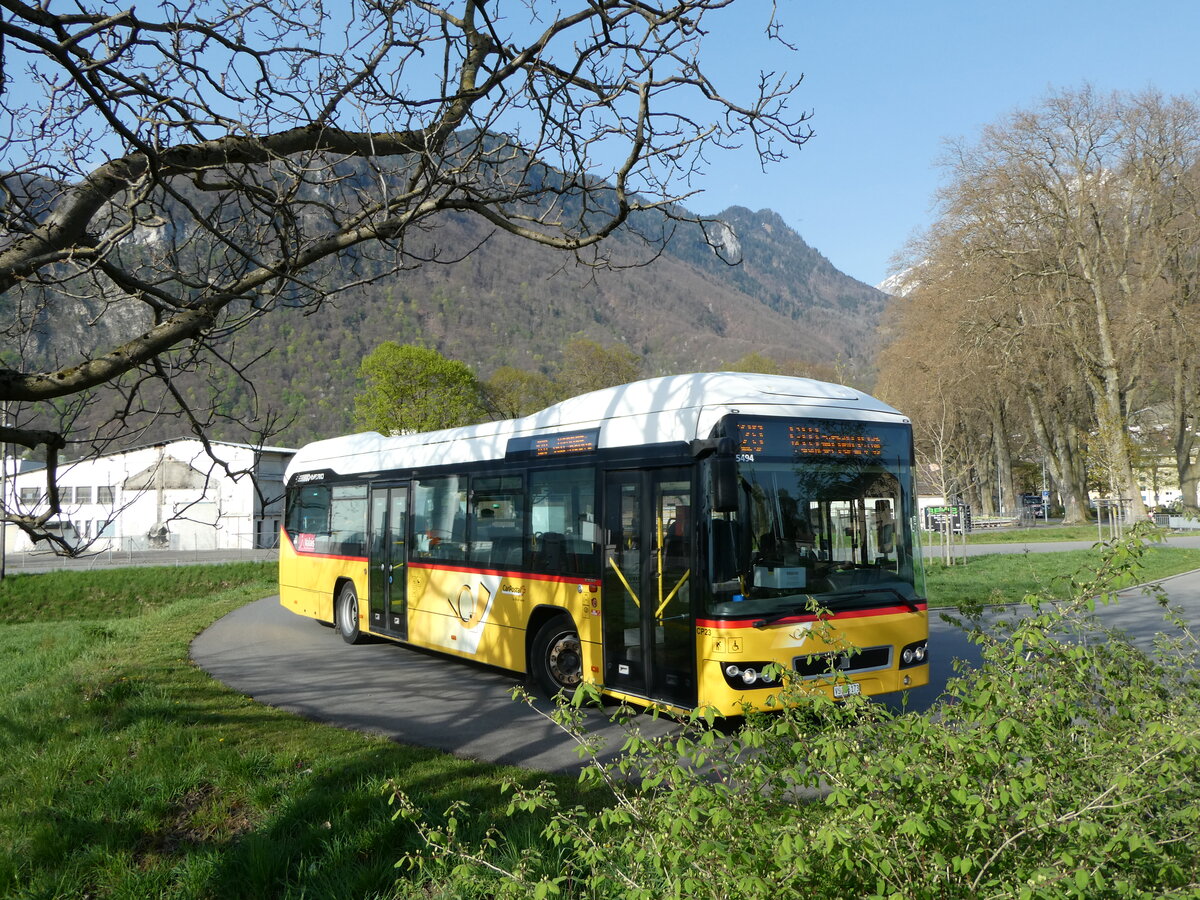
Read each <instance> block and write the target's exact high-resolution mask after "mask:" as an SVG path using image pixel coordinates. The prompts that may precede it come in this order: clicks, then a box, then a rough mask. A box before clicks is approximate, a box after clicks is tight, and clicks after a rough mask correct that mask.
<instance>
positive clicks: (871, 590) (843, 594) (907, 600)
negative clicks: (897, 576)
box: [827, 587, 921, 612]
mask: <svg viewBox="0 0 1200 900" xmlns="http://www.w3.org/2000/svg"><path fill="white" fill-rule="evenodd" d="M879 593H884V594H891V595H892V596H893V597H895V598H896V599H897V600H899V601H900V602H901V603H903V604H904V605H905V606H907V607H908V608H909V609H911V610H912V611H913V612H920V611H921V607H920V605H919V604H918V603H917V601H916V600H914V599H912V597H909V596H907V595H906V594H902V593H901V592H900V591H899V590H897V589H896V588H894V587H864V588H859V589H858V590H854V591H838V592H837V593H835V594H829V595H827V596H828V597H829V598H830V599H831V600H841V599H843V598H847V597H865V596H867V595H868V594H879Z"/></svg>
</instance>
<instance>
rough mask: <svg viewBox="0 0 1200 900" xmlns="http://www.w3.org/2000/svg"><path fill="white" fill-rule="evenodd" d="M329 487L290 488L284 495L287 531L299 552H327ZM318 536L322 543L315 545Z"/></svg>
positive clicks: (306, 486)
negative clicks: (285, 499) (319, 545)
mask: <svg viewBox="0 0 1200 900" xmlns="http://www.w3.org/2000/svg"><path fill="white" fill-rule="evenodd" d="M329 507H330V490H329V488H328V487H327V486H325V485H304V486H303V487H293V488H292V489H291V490H290V491H288V496H287V520H286V525H287V532H288V536H289V537H290V538H291V541H292V544H293V545H294V546H295V547H296V549H297V550H301V551H308V552H313V551H317V550H320V551H327V550H328V547H327V546H324V544H327V543H328V540H329ZM318 536H320V538H321V541H322V546H321V547H318V546H317V538H318Z"/></svg>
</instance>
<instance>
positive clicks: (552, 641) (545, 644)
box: [530, 616, 583, 697]
mask: <svg viewBox="0 0 1200 900" xmlns="http://www.w3.org/2000/svg"><path fill="white" fill-rule="evenodd" d="M531 657H532V658H531V660H530V666H531V668H532V670H533V677H534V680H535V681H536V682H537V684H538V687H540V688H541V689H542V690H543V691H544V692H545V693H546V694H547V695H548V696H550V697H553V696H554V695H555V694H558V693H559V692H560V691H561V692H563V693H566V694H570V693H571V692H572V691H574V690H575V688H577V687H579V684H580V682H581V681H583V647H582V645H581V644H580V643H579V634H578V633H577V632H576V631H575V623H574V622H572V621H571V617H570V616H555V617H554V618H553V619H550V621H548V622H546V623H545V624H544V625H542V627H541V628H539V629H538V631H537V634H536V635H534V638H533V646H532V648H531Z"/></svg>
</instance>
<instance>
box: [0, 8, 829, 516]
mask: <svg viewBox="0 0 1200 900" xmlns="http://www.w3.org/2000/svg"><path fill="white" fill-rule="evenodd" d="M732 5H733V0H666V2H649V3H647V2H643V0H602V2H593V0H567V2H563V3H558V4H554V5H550V6H547V5H545V4H541V3H534V2H533V0H527V2H511V3H504V4H495V3H488V2H486V0H453V2H449V3H445V4H439V3H436V2H410V0H350V2H348V3H345V4H329V5H326V3H324V2H321V0H317V2H313V0H274V2H271V3H259V2H257V0H246V2H241V0H234V2H230V3H218V2H210V0H196V2H192V3H185V4H182V5H178V4H165V5H158V6H154V5H149V6H138V7H136V8H134V7H129V6H120V5H117V4H115V3H112V2H107V0H79V2H77V3H74V4H71V5H70V6H69V7H63V6H58V5H55V4H37V5H30V4H27V3H23V2H20V0H12V2H5V3H4V4H3V7H2V11H0V40H2V41H3V62H2V72H0V78H2V80H3V87H4V90H3V93H2V94H0V130H2V132H3V134H4V135H5V139H6V140H5V143H4V145H3V147H2V148H0V171H3V172H4V174H3V175H2V176H0V213H2V215H0V229H2V231H0V302H2V303H3V305H4V311H5V323H6V324H5V326H4V341H3V350H4V353H3V356H2V365H0V402H4V403H6V404H8V405H9V416H8V419H7V421H6V422H5V423H4V424H3V426H2V427H0V440H3V441H4V442H6V443H15V444H19V445H21V446H24V447H28V448H43V449H44V450H45V451H46V455H47V458H48V460H49V461H50V463H51V465H50V467H49V469H48V472H49V474H50V478H49V482H48V493H49V498H50V505H49V509H48V510H45V511H44V512H42V513H38V514H35V512H34V511H32V510H21V509H11V508H7V509H5V510H4V515H5V517H6V518H8V519H9V520H10V521H16V522H18V523H19V524H20V525H22V526H23V527H25V528H27V529H30V530H36V529H37V528H38V527H39V525H40V524H42V523H43V522H44V521H45V520H46V518H48V517H49V516H50V515H53V514H55V513H57V511H58V502H57V495H56V493H55V490H54V479H53V473H54V462H55V460H56V457H57V454H58V453H59V452H60V451H62V450H63V449H64V448H65V447H66V446H67V440H68V436H70V437H71V439H72V440H75V441H78V442H80V443H77V444H76V445H75V446H73V448H72V452H75V451H80V450H82V449H84V447H83V444H84V443H85V442H87V441H88V440H89V439H90V440H93V441H98V440H101V439H108V440H128V439H129V437H130V433H131V429H133V428H135V427H136V423H137V422H138V421H139V417H138V415H137V414H139V413H144V414H151V413H157V412H160V411H162V410H164V409H173V410H175V411H176V412H177V413H178V414H179V415H181V416H182V418H183V421H184V422H185V423H186V425H187V426H188V428H190V429H191V430H194V431H197V432H201V433H203V432H205V431H206V429H207V427H208V426H209V425H211V424H212V423H213V421H214V420H215V419H216V418H217V416H218V415H219V404H216V403H214V404H209V405H207V406H206V405H204V404H196V403H193V402H191V401H189V400H188V398H187V396H185V393H184V392H183V391H181V390H180V388H179V381H178V376H179V375H180V374H181V373H183V372H192V373H200V374H201V375H203V374H206V373H208V372H220V371H224V370H226V369H227V368H228V367H229V366H231V365H232V366H233V367H234V370H235V371H236V372H237V373H238V374H239V377H246V376H245V374H244V373H245V366H246V365H247V364H248V361H250V360H253V359H255V358H256V357H257V356H259V355H260V354H262V353H264V352H265V349H266V348H261V347H256V346H254V345H253V344H252V343H251V342H250V341H243V342H241V343H236V344H235V343H234V342H233V337H234V336H235V335H236V334H237V333H238V332H239V331H240V330H241V329H242V328H243V327H244V326H246V325H247V324H248V323H251V322H253V320H254V319H256V318H257V317H259V316H262V315H266V314H274V313H275V312H276V311H287V310H293V311H294V310H297V309H306V308H312V306H313V305H314V304H318V303H321V302H324V301H325V300H326V299H327V298H329V297H330V296H331V295H334V294H336V293H337V292H338V291H339V289H344V288H345V287H346V286H348V285H352V284H361V283H362V282H364V281H370V280H373V279H377V278H379V277H381V276H382V275H383V274H385V273H390V272H395V271H397V270H403V269H405V268H406V267H412V266H417V265H424V264H428V263H430V262H442V263H447V262H453V261H455V260H458V259H461V258H462V257H463V256H465V255H466V254H468V253H470V252H471V250H472V247H463V246H441V245H439V244H438V242H437V240H436V237H434V238H432V239H426V240H423V241H421V242H420V247H418V246H417V242H415V241H413V240H411V238H412V237H413V236H414V235H416V234H417V233H418V232H421V233H426V237H427V238H428V234H427V233H428V232H429V231H430V230H431V229H435V228H436V227H437V224H438V222H439V221H440V220H441V217H443V216H445V215H446V214H463V215H472V216H479V217H482V218H483V219H485V220H486V221H487V222H488V223H489V224H490V225H491V226H492V227H493V228H495V229H497V230H500V231H506V232H509V233H511V234H514V235H517V236H519V237H522V238H526V239H528V240H531V241H536V242H538V243H540V244H544V245H547V246H550V247H554V248H558V249H561V250H563V251H566V252H567V253H574V254H576V255H577V257H578V259H579V260H580V261H581V262H583V263H584V264H587V265H603V264H604V262H605V260H604V257H603V251H602V249H601V244H602V242H603V241H604V239H605V238H606V237H608V236H609V235H611V234H612V233H613V232H614V231H615V230H616V229H618V228H623V227H625V228H629V227H632V225H633V224H635V223H633V222H631V216H632V214H634V213H636V212H638V211H644V210H651V209H653V210H658V211H661V213H662V215H660V216H658V217H657V218H653V219H650V218H647V219H643V220H639V221H644V222H646V223H652V224H651V225H650V227H652V228H654V229H655V230H654V231H653V233H646V234H644V235H643V236H644V237H645V238H646V240H647V241H648V251H647V259H650V258H653V256H654V245H655V244H659V243H661V242H662V241H663V240H665V239H666V238H667V237H668V236H669V231H670V224H671V222H672V217H674V216H676V215H678V213H677V210H678V206H677V205H676V204H677V203H678V201H680V200H682V199H683V198H685V197H686V196H688V195H689V193H690V192H691V191H692V184H693V181H692V179H693V178H694V177H695V176H696V175H697V174H699V173H701V172H702V170H703V167H704V161H705V159H706V158H707V155H708V154H709V153H711V152H716V151H718V150H720V149H723V148H728V147H730V146H733V145H737V144H739V143H742V142H747V143H751V144H752V145H753V148H754V150H756V151H757V153H758V155H759V157H760V158H761V159H762V160H763V161H767V162H769V161H771V160H775V159H778V158H780V157H781V156H782V155H784V154H785V152H786V151H787V150H788V149H789V148H794V147H796V146H798V145H800V144H802V143H803V142H804V141H805V140H806V139H807V137H808V134H809V132H808V126H807V125H806V124H805V119H806V114H804V113H793V112H792V111H791V110H790V109H789V107H788V102H789V98H790V96H791V94H792V91H793V88H794V87H795V84H796V83H797V82H796V79H789V78H788V77H787V76H781V75H779V74H764V75H763V76H762V77H761V79H759V81H758V83H757V88H756V89H755V88H751V89H750V90H749V91H748V92H747V93H748V96H746V97H744V98H735V97H734V96H732V95H731V94H727V93H726V92H725V90H724V89H723V87H722V86H721V84H718V83H717V82H716V81H714V80H713V79H712V78H710V77H709V74H708V67H707V65H706V63H707V61H708V58H709V54H710V53H711V52H713V51H714V50H715V51H719V52H726V51H727V50H728V46H727V44H725V43H724V42H723V41H722V40H721V39H720V38H721V35H720V34H710V29H712V28H714V27H718V26H719V23H720V21H721V16H723V15H731V14H736V13H737V12H740V11H741V8H742V7H744V6H745V3H738V4H737V6H738V10H727V8H728V7H731V6H732ZM769 6H770V5H768V7H769ZM751 11H753V10H751ZM763 14H764V16H765V17H766V20H765V21H764V23H763V24H764V36H765V39H768V40H771V39H775V38H778V36H779V33H778V27H779V22H778V21H777V20H776V19H775V17H774V10H773V9H772V8H766V9H764V10H763ZM738 52H739V53H741V54H746V55H749V54H751V52H752V51H750V50H749V49H748V48H745V47H739V48H738ZM429 247H432V248H433V249H432V250H430V249H426V248H429ZM81 311H82V312H84V313H85V316H84V320H85V321H89V322H90V327H89V328H87V329H85V330H86V332H87V333H86V334H83V335H79V336H78V339H76V340H71V341H59V342H58V343H55V344H53V345H47V344H46V342H45V341H44V335H43V331H44V325H45V323H46V322H48V321H55V320H59V319H62V318H67V317H70V316H74V315H76V314H77V313H79V312H81ZM221 377H222V376H220V375H218V376H217V378H218V381H219V380H220V378H221ZM105 385H110V386H115V388H116V393H115V394H112V395H109V396H108V398H107V399H106V402H107V403H109V404H110V405H111V407H112V417H111V418H112V420H113V424H112V425H111V426H109V427H107V428H102V429H100V430H99V431H98V432H96V433H93V434H75V433H74V431H73V427H72V415H71V414H72V412H74V411H77V410H78V408H79V407H80V406H82V405H84V404H86V403H88V402H94V401H92V400H90V399H85V398H88V396H89V393H90V392H93V391H96V390H97V389H99V388H101V387H102V386H105ZM114 396H115V397H116V400H115V402H114V401H113V399H112V398H113V397H114ZM64 403H66V404H70V403H75V406H74V407H70V408H68V409H66V410H65V411H62V413H63V414H62V415H58V414H56V408H55V406H54V405H55V404H64ZM93 446H98V445H93Z"/></svg>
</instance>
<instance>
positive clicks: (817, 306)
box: [0, 207, 886, 445]
mask: <svg viewBox="0 0 1200 900" xmlns="http://www.w3.org/2000/svg"><path fill="white" fill-rule="evenodd" d="M716 218H718V219H720V220H722V222H723V224H722V225H720V226H717V227H713V226H711V225H710V226H709V231H708V234H709V241H710V242H711V243H713V244H716V245H717V246H718V247H719V248H720V250H721V252H720V254H718V253H717V252H714V249H713V247H712V246H710V243H709V242H706V240H705V238H704V233H703V232H702V231H701V229H700V227H699V226H697V225H694V224H687V223H677V222H673V221H672V220H671V219H668V218H667V217H665V216H663V215H662V214H661V213H657V212H643V213H639V214H637V215H636V216H635V218H634V219H633V220H632V221H631V223H630V226H631V227H630V228H628V229H625V230H623V231H621V232H618V233H617V234H616V235H614V236H613V237H611V238H610V239H609V241H608V242H607V244H606V245H605V246H604V250H603V251H602V252H603V253H605V254H606V256H607V257H609V259H610V261H611V263H612V268H610V269H597V268H593V267H590V266H586V265H582V264H580V263H578V262H577V261H575V259H574V257H572V256H569V255H565V254H562V253H558V252H555V251H552V250H549V249H546V248H543V247H540V246H537V245H535V244H533V243H531V242H529V241H525V240H521V239H519V238H515V237H512V236H510V235H508V234H506V233H503V232H494V233H493V232H492V231H491V228H490V226H488V225H487V224H486V223H484V222H483V221H482V220H481V219H479V218H477V217H468V216H454V215H447V216H445V217H444V218H443V219H441V220H440V222H439V224H438V226H437V227H436V228H433V229H431V230H430V231H428V232H426V231H422V232H421V233H420V234H417V235H412V236H410V238H409V239H408V240H407V243H406V247H405V250H406V252H408V253H409V254H410V255H411V257H413V258H422V257H426V258H432V257H437V256H445V255H446V253H447V248H450V249H451V250H454V249H457V248H470V247H475V246H478V249H477V250H476V251H475V252H473V253H470V254H469V255H467V256H466V257H465V258H463V259H461V261H458V262H455V263H453V264H449V265H443V264H426V265H422V266H419V267H416V268H410V269H405V270H403V271H401V272H398V273H396V274H395V275H392V276H389V277H386V278H384V279H382V280H379V281H374V282H371V283H368V284H364V285H362V286H360V287H358V288H356V289H354V290H352V291H348V292H344V293H341V294H338V295H337V296H336V297H335V298H333V299H332V300H330V301H327V302H326V303H325V304H324V305H323V306H322V307H321V308H320V309H319V310H317V311H316V312H312V313H310V314H305V315H300V314H292V313H289V311H288V310H285V309H279V310H276V311H273V312H271V313H270V314H267V315H264V316H262V317H261V318H259V319H258V320H257V321H255V322H254V323H253V324H252V325H250V326H249V328H248V329H247V330H245V331H243V332H240V333H239V334H237V335H235V337H234V344H233V346H232V347H231V349H230V351H229V352H230V354H232V355H233V356H234V357H240V358H242V359H248V358H251V357H259V356H261V358H259V359H258V361H257V362H256V363H255V364H254V366H253V367H252V368H251V369H250V370H249V373H248V374H249V378H250V381H251V382H252V384H253V393H255V394H257V399H258V402H259V404H260V405H265V406H269V407H272V408H273V409H275V410H276V411H278V412H280V413H281V414H282V417H283V419H284V420H289V421H290V422H291V424H290V426H289V427H287V428H286V429H285V430H283V431H282V432H281V433H279V434H277V435H275V437H274V438H273V439H272V440H273V442H275V443H281V444H290V445H298V444H300V443H303V442H305V441H308V440H311V439H313V438H316V437H321V436H327V435H331V434H335V433H339V432H344V431H347V430H349V429H350V428H351V427H352V423H351V421H350V413H351V410H352V409H353V396H354V394H355V393H356V391H357V384H356V370H357V368H358V365H359V361H360V360H361V359H362V357H363V356H364V355H365V354H366V353H368V352H370V351H371V350H372V349H374V347H375V346H376V345H378V344H379V343H380V342H381V341H384V340H393V341H397V342H399V343H422V344H424V345H426V346H431V347H434V348H436V349H437V350H439V351H440V352H442V353H443V354H445V355H446V356H450V357H453V358H457V359H461V360H463V361H465V362H467V363H469V364H470V365H471V366H472V367H474V368H475V370H476V372H477V373H478V374H479V375H480V376H481V377H484V378H486V377H487V376H489V375H490V374H491V373H492V372H493V371H494V370H495V369H496V368H498V367H500V366H504V365H509V366H515V367H518V368H524V369H530V370H536V369H542V370H548V369H551V368H552V367H553V366H554V365H555V364H556V363H557V362H558V361H559V360H560V359H561V354H562V349H563V347H564V346H565V345H566V344H567V342H568V341H569V340H570V339H571V338H572V337H576V336H582V337H586V338H589V339H591V340H594V341H597V342H598V343H600V344H602V345H606V346H607V345H611V344H623V345H625V346H628V347H629V348H630V349H632V350H633V351H634V352H636V353H637V354H639V355H640V356H641V357H642V359H643V368H644V372H645V374H646V375H647V376H649V375H657V374H668V373H679V372H689V371H702V370H708V369H714V368H721V367H725V366H728V365H730V364H731V363H733V362H735V361H737V360H738V359H740V358H742V357H744V356H746V355H747V354H749V353H751V352H757V353H760V354H762V355H765V356H769V357H772V358H774V359H777V360H781V361H783V360H787V361H797V362H803V363H806V364H810V365H816V366H824V367H827V368H831V367H832V365H833V364H835V363H838V364H839V365H841V366H842V367H844V368H845V369H846V370H848V371H849V372H851V373H857V374H858V375H859V376H860V377H861V376H863V375H865V374H866V373H869V372H870V369H871V365H872V357H873V346H872V342H873V336H874V333H875V329H876V325H877V323H878V320H879V317H880V315H881V313H882V310H883V306H884V302H885V300H886V295H885V294H883V293H881V292H880V291H878V290H876V289H874V288H872V287H869V286H867V285H865V284H863V283H861V282H858V281H856V280H854V279H852V278H850V277H848V276H846V275H844V274H843V273H841V272H839V271H838V270H837V269H835V268H834V267H833V266H832V265H831V264H830V262H829V261H828V260H827V259H825V258H824V257H823V256H821V254H820V253H818V252H817V251H816V250H814V249H813V248H812V247H809V246H808V244H806V243H805V242H804V240H803V239H802V238H801V237H800V236H799V235H798V234H797V233H796V232H795V231H793V230H792V229H791V228H789V227H788V226H787V225H786V224H785V223H784V222H783V220H782V219H781V218H780V217H779V216H778V215H777V214H776V213H774V212H771V211H769V210H762V211H759V212H751V211H750V210H748V209H744V208H741V207H733V208H730V209H728V210H725V211H724V212H723V213H722V214H720V215H719V216H718V217H716ZM672 229H673V234H672V237H671V240H670V241H668V242H667V244H666V246H665V249H662V250H661V252H659V251H658V249H656V248H653V247H651V246H648V245H647V244H646V243H645V242H644V241H643V240H640V239H639V238H638V237H637V234H638V232H641V233H646V234H660V233H662V232H663V231H665V230H672ZM152 240H153V236H151V237H149V238H148V239H147V243H148V244H149V243H150V241H152ZM452 255H460V254H459V253H454V254H452ZM729 259H737V260H740V262H738V264H736V265H730V264H729V262H728V261H727V260H729ZM353 264H356V265H357V263H356V262H355V263H353ZM103 306H104V304H103V303H102V301H99V300H98V301H94V302H88V301H81V302H79V303H77V304H76V307H77V309H78V316H77V317H76V318H75V319H72V318H71V317H70V316H65V315H63V314H62V312H61V307H60V306H55V307H54V308H55V310H56V311H55V312H54V314H53V318H51V317H50V316H49V314H46V315H42V316H41V317H39V319H38V322H37V329H36V330H37V339H38V348H37V355H38V356H39V357H41V358H42V359H44V360H46V361H47V363H48V364H53V363H55V362H58V363H61V361H63V360H66V359H70V358H72V357H73V356H74V355H75V354H77V353H78V352H79V351H80V350H83V352H85V353H86V352H87V350H88V349H89V348H88V346H87V345H88V344H89V343H90V344H91V346H92V347H96V346H103V345H105V344H107V343H108V342H109V341H110V340H111V338H112V337H113V336H114V335H112V334H109V333H106V330H105V328H104V321H105V319H104V318H98V317H97V311H98V309H100V308H102V307H103ZM114 308H116V309H118V313H119V314H120V315H124V316H125V320H126V321H125V324H126V325H127V326H128V325H129V323H130V318H129V317H130V316H133V317H135V318H136V317H137V316H138V315H141V313H140V312H139V311H137V310H125V311H124V312H123V313H121V312H120V311H119V307H109V308H108V309H107V312H106V313H105V316H106V317H107V316H108V315H111V314H112V312H113V310H114ZM48 309H50V307H49V306H48V305H47V306H45V307H43V308H42V310H43V311H45V310H48ZM135 327H136V326H135ZM126 333H128V332H127V331H126ZM0 350H3V351H4V352H7V353H11V352H12V348H9V347H6V348H0ZM26 358H28V354H26ZM210 374H211V372H210ZM215 378H216V380H215V383H214V382H213V381H211V380H210V381H209V382H208V383H201V382H200V381H199V380H198V379H193V380H190V381H188V382H185V391H186V393H187V394H189V395H191V396H192V397H194V398H197V399H199V400H200V401H201V405H205V404H207V403H208V402H210V401H209V398H210V397H212V396H214V395H215V396H216V397H217V402H218V404H219V406H220V407H221V411H222V413H223V414H224V415H226V416H227V417H229V419H230V420H232V421H242V422H244V421H246V420H247V419H248V418H249V417H250V415H251V413H250V410H251V408H252V406H253V402H252V397H251V391H250V390H249V389H248V388H247V386H246V385H245V384H244V383H241V382H239V380H238V379H237V378H235V377H233V376H232V375H225V374H220V373H219V372H218V374H217V375H216V376H215ZM118 405H119V404H116V403H114V402H112V401H107V400H105V401H102V402H99V403H94V404H92V405H91V406H89V407H88V409H87V410H86V411H85V420H86V419H94V420H95V421H96V422H105V421H107V420H108V419H109V418H111V417H112V411H113V409H114V408H116V406H118ZM184 427H185V423H184V422H183V421H181V420H170V421H167V422H165V423H163V424H162V425H156V426H154V427H152V428H151V429H150V430H149V431H147V432H145V433H144V434H143V435H142V438H143V439H150V438H156V437H168V436H174V435H176V434H177V433H179V432H180V430H181V428H184ZM160 431H161V432H163V433H162V434H159V432H160ZM224 431H225V432H226V433H221V434H214V437H221V438H225V439H231V440H237V439H241V438H244V437H245V435H244V434H238V433H237V429H236V428H227V429H224Z"/></svg>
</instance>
